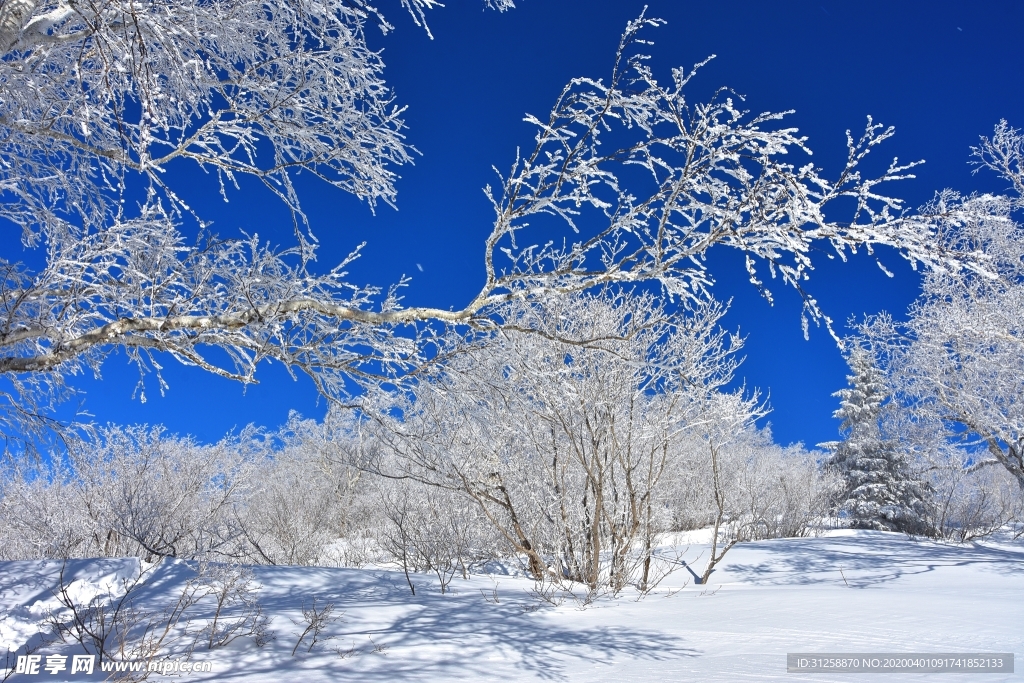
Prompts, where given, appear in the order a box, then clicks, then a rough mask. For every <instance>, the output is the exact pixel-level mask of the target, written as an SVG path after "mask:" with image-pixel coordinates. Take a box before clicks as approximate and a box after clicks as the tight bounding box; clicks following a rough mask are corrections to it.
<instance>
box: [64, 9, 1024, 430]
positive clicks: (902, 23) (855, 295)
mask: <svg viewBox="0 0 1024 683" xmlns="http://www.w3.org/2000/svg"><path fill="white" fill-rule="evenodd" d="M380 4H381V5H382V8H383V9H385V10H387V11H388V12H389V18H390V19H391V21H392V23H394V24H395V25H396V26H397V30H396V31H395V32H394V33H392V34H390V35H388V36H381V35H380V33H379V31H377V30H376V29H375V28H372V27H371V28H370V29H369V31H368V35H369V37H370V41H371V44H372V45H373V46H374V47H377V48H383V50H384V53H383V58H384V62H385V63H386V64H387V69H386V72H385V76H386V79H387V81H388V83H389V84H390V85H391V87H392V88H393V90H394V94H395V97H396V102H397V103H398V104H400V105H407V106H408V111H407V112H406V121H407V123H408V138H409V141H410V142H411V143H412V144H414V145H415V146H416V147H417V149H419V150H420V151H421V152H422V156H421V157H419V158H418V159H417V161H416V165H415V166H410V167H406V168H403V169H401V170H400V173H401V175H402V179H401V180H400V181H399V183H398V191H399V195H398V207H399V210H398V211H394V210H392V209H390V208H388V207H386V206H385V207H380V208H378V210H377V215H376V216H374V215H372V214H371V212H370V211H369V210H368V208H367V207H366V205H365V204H360V203H359V202H358V201H356V200H355V199H353V198H351V197H349V196H347V195H344V194H341V193H340V192H337V191H334V190H331V189H330V188H327V187H325V186H322V185H319V184H317V183H316V182H314V181H313V180H312V179H309V180H308V181H307V180H306V179H300V183H299V185H300V188H301V190H302V193H303V194H302V198H303V202H304V206H305V208H306V210H307V212H308V213H309V216H310V220H311V224H312V228H313V231H314V232H315V234H316V235H317V236H318V237H319V239H320V240H321V243H322V251H321V255H320V259H321V261H320V263H321V265H322V266H323V267H324V268H327V267H329V266H330V265H332V264H333V263H335V262H337V261H338V260H340V259H341V258H342V257H343V256H344V255H345V254H346V253H347V252H348V251H349V250H350V249H351V248H352V247H353V246H355V245H356V244H358V243H360V242H362V241H364V240H366V241H367V242H368V245H367V247H366V249H365V252H364V257H363V258H362V259H360V261H359V262H358V263H357V264H356V265H355V266H354V267H353V268H352V271H351V272H352V278H353V280H355V281H357V282H365V283H373V284H378V285H385V286H386V285H387V284H389V283H392V282H394V281H396V280H397V279H399V278H400V277H401V276H402V275H403V274H406V275H410V276H412V277H413V282H412V286H411V287H410V288H409V289H408V290H407V299H406V303H407V304H409V305H415V304H426V305H432V306H439V307H447V306H461V305H463V304H464V303H465V302H466V301H467V300H468V299H469V298H470V297H471V296H472V294H474V293H475V292H476V291H477V289H478V288H479V285H480V282H481V278H482V258H481V255H482V242H483V239H484V237H485V236H486V235H487V233H488V231H489V228H490V220H491V209H490V206H489V204H488V203H487V201H486V199H485V198H484V196H483V194H482V192H481V188H482V187H483V186H484V185H485V184H487V183H493V182H494V174H493V172H492V170H491V165H492V164H493V165H495V166H497V167H498V168H501V169H505V168H508V166H509V164H510V163H511V161H512V159H513V158H514V156H515V152H516V147H517V146H523V147H528V146H530V145H531V143H532V136H533V131H532V130H531V128H530V126H528V125H527V124H525V123H524V122H523V121H522V118H523V115H524V113H526V112H531V113H535V114H539V115H540V114H545V113H546V112H547V111H548V109H549V108H550V105H551V103H552V102H553V100H554V98H555V97H556V95H557V94H558V92H559V91H560V89H561V87H562V86H563V85H564V84H565V82H566V81H568V80H569V79H570V78H572V77H575V76H593V77H603V76H606V75H607V73H608V71H609V68H610V65H611V60H612V57H613V55H614V50H615V46H616V44H617V41H618V37H619V35H620V33H621V31H622V28H623V26H624V25H625V23H626V21H627V20H628V19H630V18H632V17H635V16H636V15H637V14H638V13H639V12H640V10H641V8H642V7H643V5H644V2H642V1H640V0H606V1H598V0H519V2H518V4H519V7H518V8H517V9H516V10H514V11H511V12H507V13H504V14H498V13H496V12H492V11H483V10H482V3H481V2H479V0H451V1H450V2H449V3H448V7H445V8H443V9H437V10H435V11H432V12H430V14H429V19H430V25H431V29H432V31H433V34H434V40H433V41H431V40H429V39H428V38H427V37H426V35H425V34H424V32H423V31H421V30H419V29H417V28H416V27H415V26H413V25H412V22H411V21H410V20H409V18H408V17H407V16H404V15H403V12H402V10H401V9H400V8H399V7H398V2H397V1H390V0H382V2H381V3H380ZM647 4H649V5H650V9H649V11H648V15H649V16H656V17H662V18H664V19H666V20H667V21H668V23H667V25H666V26H664V27H661V28H659V29H657V30H655V31H652V32H650V33H649V34H648V35H647V37H648V38H650V39H652V40H654V41H655V44H654V45H653V46H652V47H651V48H650V51H651V54H652V55H653V57H654V59H653V60H652V65H653V67H654V69H655V71H656V73H658V74H660V75H662V77H663V78H666V79H667V78H668V73H669V69H670V68H672V67H674V66H679V65H685V66H687V67H689V66H692V65H693V64H694V63H695V62H697V61H700V60H702V59H704V58H705V57H707V56H708V55H710V54H717V55H718V57H717V59H715V60H714V61H712V62H711V64H709V65H708V66H707V67H705V68H704V70H703V71H702V73H701V75H700V76H699V77H698V78H697V79H695V81H694V82H693V84H692V88H691V89H690V92H691V95H690V97H691V98H697V99H703V98H705V97H707V96H708V95H709V94H710V93H712V92H713V91H714V90H715V89H716V88H718V87H719V86H729V87H731V88H733V89H734V90H735V91H736V92H738V93H741V94H743V95H746V97H747V107H748V108H749V109H751V110H752V111H753V112H754V113H758V112H761V111H767V110H774V111H778V110H787V109H795V110H796V113H795V114H793V115H792V116H791V117H789V119H788V124H789V125H792V126H797V127H799V128H800V130H801V132H802V133H803V134H805V135H808V136H809V137H810V143H809V144H810V146H811V148H812V149H813V150H814V152H815V156H814V162H815V163H816V164H817V165H818V166H820V167H822V168H824V169H825V170H826V172H829V171H831V172H833V174H834V173H835V172H836V171H838V169H839V168H840V167H841V164H842V162H843V160H844V155H845V136H844V132H845V130H846V129H847V128H851V129H853V130H854V132H855V133H859V132H860V131H861V130H862V129H863V126H864V122H865V117H866V116H867V115H868V114H871V115H872V116H874V118H875V120H876V121H880V122H883V123H885V124H887V125H888V124H892V125H895V126H896V128H897V135H896V137H895V138H894V139H893V140H890V141H889V142H887V143H886V144H885V145H884V146H883V147H882V148H881V149H880V150H879V152H878V153H877V155H876V157H877V158H876V159H875V163H876V165H877V166H878V167H879V168H880V167H882V166H884V165H886V164H887V163H888V161H889V160H891V158H892V157H893V156H899V157H900V159H901V160H904V161H910V160H913V159H921V158H923V159H926V160H927V164H926V165H925V166H923V167H921V168H920V169H918V179H917V180H911V181H904V182H903V183H901V184H900V186H893V187H892V188H891V193H892V194H896V195H897V196H902V197H904V198H905V199H906V200H907V201H908V203H909V205H910V206H918V205H920V204H922V203H924V202H925V201H927V200H928V199H929V198H930V197H931V196H932V193H933V192H934V191H935V190H938V189H941V188H943V187H953V188H956V189H960V190H964V191H972V190H987V191H1001V190H1002V189H1003V183H1001V182H1000V181H999V180H998V179H996V178H995V177H993V176H991V175H978V176H972V175H971V167H970V166H969V165H968V164H967V160H968V151H969V149H968V148H969V146H970V145H972V144H974V143H976V141H977V139H978V136H979V135H985V134H989V133H990V132H991V130H992V127H993V125H994V124H995V123H996V122H997V121H998V120H999V119H1000V118H1006V119H1007V120H1008V121H1009V122H1010V124H1011V125H1015V126H1018V127H1020V126H1024V96H1022V88H1021V80H1022V75H1024V52H1022V51H1021V50H1020V48H1019V42H1018V41H1019V38H1020V35H1021V32H1022V29H1024V3H1020V2H1011V1H1006V2H979V1H975V2H970V3H968V2H893V1H889V2H874V1H872V2H867V1H864V0H858V2H838V1H836V0H824V1H821V0H815V1H809V2H802V1H795V0H787V2H784V3H768V2H754V1H746V2H716V3H707V2H705V3H696V2H686V1H683V0H660V1H659V0H648V3H647ZM179 170H180V172H181V174H180V175H179V179H185V182H187V183H188V184H189V186H190V187H189V188H188V191H187V192H186V196H189V197H190V199H191V203H192V204H193V206H196V207H198V208H199V210H200V213H201V214H202V215H204V216H205V217H208V218H213V219H214V220H215V230H216V231H217V232H219V233H220V234H221V235H223V236H233V235H237V234H238V230H240V229H241V230H246V231H248V232H258V233H259V234H260V236H261V237H263V238H265V239H269V240H271V241H273V242H276V243H279V244H282V245H287V244H289V243H290V242H291V239H292V237H291V227H290V222H289V220H288V217H287V215H286V214H285V212H284V210H283V207H281V206H280V205H279V204H277V203H276V202H275V200H274V199H273V198H271V197H268V196H267V195H266V193H265V192H263V191H261V190H260V189H259V188H258V187H257V186H256V185H255V184H253V183H247V184H244V185H243V188H242V190H241V191H240V192H235V193H233V194H231V195H230V199H231V201H230V202H229V203H227V204H225V203H223V202H222V201H221V200H220V199H219V197H218V195H217V188H216V187H215V186H213V183H212V182H208V181H212V177H207V176H203V175H202V174H200V173H196V172H195V170H194V169H192V168H188V169H184V168H183V169H179ZM712 257H713V258H712V263H713V265H714V274H715V276H716V278H717V280H718V283H717V285H716V290H715V291H716V295H717V296H718V297H719V298H721V299H728V298H730V297H732V298H733V307H732V310H731V311H730V313H729V314H728V317H727V318H726V324H727V326H728V327H730V328H731V329H735V328H737V327H738V328H740V330H741V332H742V333H744V334H745V335H746V336H747V347H746V357H747V360H746V362H745V363H744V365H743V366H742V367H741V368H740V375H741V377H742V379H745V381H746V382H747V385H748V386H756V387H760V388H761V389H762V390H764V391H769V392H770V394H771V405H772V407H773V409H774V411H773V413H772V414H771V416H770V417H769V418H768V419H769V421H770V422H771V423H772V425H773V430H774V433H775V436H776V439H777V440H778V441H780V442H782V443H789V442H794V441H803V442H805V443H807V444H814V443H817V442H819V441H823V440H830V439H834V438H835V436H836V426H837V425H836V421H835V420H833V419H832V417H831V414H832V411H833V410H834V409H835V407H836V400H835V399H834V398H832V397H831V394H832V392H834V391H836V390H837V389H839V388H841V387H843V386H844V385H845V378H844V375H845V371H846V368H845V364H844V363H843V361H842V358H841V357H840V354H839V352H838V350H837V348H836V346H835V344H834V342H833V341H832V340H831V338H830V337H829V336H828V335H827V333H826V332H825V331H824V330H820V329H818V330H815V329H813V328H812V331H811V340H810V341H804V340H803V337H802V334H801V330H800V320H799V314H800V304H799V302H798V301H797V299H796V296H795V294H792V293H790V292H784V291H781V289H780V288H776V289H777V290H779V291H777V292H776V294H777V299H776V303H775V306H774V307H770V306H769V305H768V304H767V302H765V301H764V300H763V299H761V298H760V297H759V296H758V295H757V293H756V292H755V291H754V289H753V288H752V287H751V286H750V285H749V284H747V282H746V277H745V275H744V273H743V271H742V269H741V267H740V263H739V261H738V260H736V259H735V255H732V254H728V253H717V254H712ZM883 260H884V262H885V263H886V265H887V266H888V267H889V268H890V270H892V271H893V272H894V273H895V275H896V277H895V278H893V279H889V278H887V277H886V276H885V275H884V274H883V273H882V272H881V271H880V270H879V269H878V268H877V266H876V265H875V264H874V261H873V260H870V259H867V258H856V259H854V260H853V261H852V262H850V263H846V264H843V263H840V262H837V261H836V262H830V261H828V260H827V259H826V258H824V253H822V258H821V259H820V260H819V267H818V269H817V270H816V271H815V272H814V274H813V275H812V279H811V282H810V289H811V290H812V292H813V293H814V294H816V295H817V297H818V299H819V301H820V303H821V304H822V306H823V307H824V309H825V310H826V312H827V313H828V314H829V315H831V316H832V318H833V319H834V320H836V321H837V322H838V323H839V324H840V325H842V323H843V322H844V321H845V320H847V319H848V318H849V317H850V316H851V315H856V316H861V315H863V314H864V313H875V312H878V311H880V310H888V311H890V312H892V313H894V314H896V315H903V313H904V312H905V310H906V308H907V305H908V304H909V303H910V302H911V301H912V300H913V299H914V298H915V296H916V295H917V290H918V287H919V281H918V279H917V276H916V275H915V274H914V273H913V271H911V270H910V269H909V267H907V266H906V265H905V263H904V262H903V261H902V260H901V259H899V258H898V257H897V256H896V255H895V254H883ZM417 264H419V266H422V272H421V271H420V269H419V267H418V266H417ZM164 365H165V378H166V379H167V380H168V382H169V384H170V389H169V391H168V392H167V394H166V396H164V397H161V396H160V394H159V391H158V388H157V386H156V383H155V381H153V380H152V378H150V379H149V381H148V382H147V387H148V391H147V393H148V396H149V400H148V401H147V402H146V403H145V404H143V403H141V402H140V401H139V400H138V399H134V400H133V399H132V393H133V389H134V386H135V382H136V381H137V376H136V375H135V374H134V371H133V370H132V369H131V368H130V367H129V366H128V365H127V362H126V359H125V358H124V356H123V355H120V356H118V355H115V356H113V357H112V358H110V359H109V360H108V361H107V363H106V365H105V366H104V378H103V380H102V381H101V382H96V381H93V380H91V379H88V378H86V379H82V380H81V381H79V382H78V386H80V387H82V388H83V389H85V390H86V395H85V398H86V402H85V404H84V406H83V407H84V408H86V409H87V410H88V411H89V412H90V413H91V414H92V415H93V416H94V418H95V419H96V420H97V421H99V422H108V421H109V422H120V423H134V422H148V423H150V424H155V423H163V424H165V425H167V426H168V427H169V428H170V429H171V430H172V431H174V432H178V433H181V434H185V433H190V434H194V435H195V436H197V437H199V438H200V439H202V440H215V439H217V438H219V437H220V436H222V435H223V434H224V433H225V432H227V431H228V430H230V429H232V428H237V427H241V426H243V425H245V424H247V423H250V422H252V423H256V424H260V425H265V426H267V427H276V426H278V425H280V424H281V423H283V422H284V421H285V419H286V418H287V415H288V411H289V410H290V409H295V410H298V411H299V412H301V413H303V414H304V415H306V416H310V417H321V416H322V415H323V413H324V411H325V405H324V404H323V402H322V401H318V399H317V396H316V393H315V391H314V389H313V386H312V384H311V383H310V382H309V381H308V380H306V379H304V378H300V379H299V381H297V382H293V381H292V380H291V379H290V378H289V377H288V376H287V374H286V373H285V372H284V371H283V370H282V369H281V368H280V367H277V366H265V367H264V368H263V371H262V372H261V374H260V376H259V377H260V380H261V383H260V384H259V385H258V386H251V387H248V388H247V389H243V387H242V386H240V385H238V384H234V383H230V382H228V381H226V380H221V379H218V378H216V377H212V376H209V375H206V374H204V373H202V372H200V371H198V370H195V369H191V368H183V367H181V366H180V365H178V364H176V363H175V362H174V361H173V360H171V359H169V358H168V359H165V363H164Z"/></svg>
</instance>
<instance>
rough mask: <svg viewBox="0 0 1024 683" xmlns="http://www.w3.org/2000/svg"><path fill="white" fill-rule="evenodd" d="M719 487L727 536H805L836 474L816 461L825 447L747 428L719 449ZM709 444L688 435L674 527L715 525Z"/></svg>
mask: <svg viewBox="0 0 1024 683" xmlns="http://www.w3.org/2000/svg"><path fill="white" fill-rule="evenodd" d="M718 451H719V452H718V458H719V459H720V463H719V474H718V484H717V485H718V489H719V495H720V497H721V498H722V500H723V508H724V515H723V522H725V524H726V526H727V529H725V531H726V534H727V537H729V538H735V539H738V540H759V539H765V538H785V537H791V536H806V535H808V534H809V533H811V532H812V530H813V529H814V528H815V527H816V526H817V525H819V524H820V523H821V521H822V520H823V518H824V517H825V516H826V515H827V514H828V509H829V503H830V500H831V498H832V496H833V495H834V492H835V488H836V485H837V482H836V477H835V476H834V475H833V474H831V473H829V472H827V471H823V470H822V469H821V468H820V467H819V466H818V463H817V459H818V458H820V457H821V454H820V453H815V452H813V451H807V450H806V449H804V448H803V446H801V445H792V446H788V447H783V446H779V445H776V444H775V443H773V441H772V437H771V432H770V431H769V430H768V429H764V430H756V429H746V430H744V431H743V432H742V433H740V434H738V435H737V436H736V438H735V439H734V440H733V441H732V442H730V443H728V444H726V445H724V446H723V447H721V448H719V449H718ZM715 487H716V483H715V477H714V473H713V471H712V469H711V467H710V448H709V445H708V444H707V443H706V442H705V441H703V440H702V439H699V438H695V437H693V438H690V439H688V440H687V441H686V442H685V443H684V445H683V447H682V454H681V457H680V459H679V468H678V469H677V470H676V471H675V472H674V473H673V476H672V477H671V483H670V485H669V488H670V494H669V497H668V503H667V505H668V509H669V510H670V512H671V528H672V529H673V530H675V531H688V530H693V529H702V528H706V527H710V526H713V525H714V524H715V519H716V517H717V514H718V507H717V503H716V499H715Z"/></svg>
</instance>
